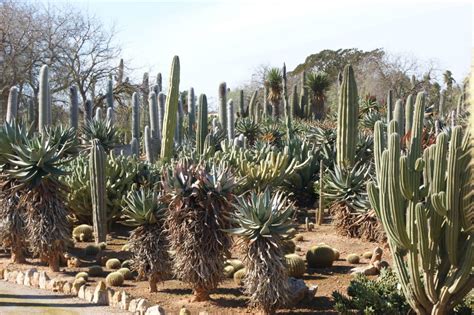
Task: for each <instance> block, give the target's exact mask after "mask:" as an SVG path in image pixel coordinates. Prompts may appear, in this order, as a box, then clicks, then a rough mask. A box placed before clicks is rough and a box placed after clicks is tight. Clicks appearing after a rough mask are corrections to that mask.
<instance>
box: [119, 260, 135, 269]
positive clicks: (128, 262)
mask: <svg viewBox="0 0 474 315" xmlns="http://www.w3.org/2000/svg"><path fill="white" fill-rule="evenodd" d="M131 266H132V261H131V260H129V259H127V260H124V261H122V265H121V267H122V268H128V269H130V268H131Z"/></svg>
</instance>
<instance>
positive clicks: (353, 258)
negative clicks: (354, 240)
mask: <svg viewBox="0 0 474 315" xmlns="http://www.w3.org/2000/svg"><path fill="white" fill-rule="evenodd" d="M346 261H347V262H348V263H350V264H358V263H359V261H360V257H359V255H357V254H349V255H347V258H346Z"/></svg>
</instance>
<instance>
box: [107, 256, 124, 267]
mask: <svg viewBox="0 0 474 315" xmlns="http://www.w3.org/2000/svg"><path fill="white" fill-rule="evenodd" d="M121 266H122V264H121V263H120V260H118V259H117V258H111V259H109V260H107V261H106V263H105V267H106V268H107V269H119V268H120V267H121Z"/></svg>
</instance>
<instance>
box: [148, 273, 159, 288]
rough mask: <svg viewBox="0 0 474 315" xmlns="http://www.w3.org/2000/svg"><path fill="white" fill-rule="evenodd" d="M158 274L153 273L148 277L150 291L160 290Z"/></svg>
mask: <svg viewBox="0 0 474 315" xmlns="http://www.w3.org/2000/svg"><path fill="white" fill-rule="evenodd" d="M157 283H158V275H157V274H156V273H153V274H151V276H150V277H149V279H148V284H149V286H150V292H158V287H157Z"/></svg>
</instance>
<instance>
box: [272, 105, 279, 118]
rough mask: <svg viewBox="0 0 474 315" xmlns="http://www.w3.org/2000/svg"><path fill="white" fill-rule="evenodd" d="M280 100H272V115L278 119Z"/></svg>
mask: <svg viewBox="0 0 474 315" xmlns="http://www.w3.org/2000/svg"><path fill="white" fill-rule="evenodd" d="M279 105H280V104H279V102H272V116H273V118H275V119H277V118H280V106H279Z"/></svg>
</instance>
